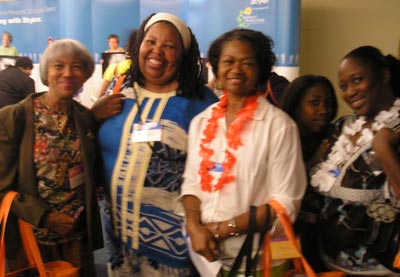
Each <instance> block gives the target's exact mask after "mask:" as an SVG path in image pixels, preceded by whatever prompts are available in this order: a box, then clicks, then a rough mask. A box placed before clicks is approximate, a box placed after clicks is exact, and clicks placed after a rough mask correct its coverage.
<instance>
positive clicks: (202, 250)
mask: <svg viewBox="0 0 400 277" xmlns="http://www.w3.org/2000/svg"><path fill="white" fill-rule="evenodd" d="M187 231H188V233H189V237H190V240H191V242H192V249H193V251H195V252H196V253H198V254H200V255H202V256H204V257H205V258H206V259H207V260H208V261H209V262H213V261H216V260H217V259H218V255H219V249H218V243H217V241H216V240H215V238H214V236H213V234H212V233H211V232H210V231H209V230H208V229H207V228H206V227H205V226H203V225H196V226H187Z"/></svg>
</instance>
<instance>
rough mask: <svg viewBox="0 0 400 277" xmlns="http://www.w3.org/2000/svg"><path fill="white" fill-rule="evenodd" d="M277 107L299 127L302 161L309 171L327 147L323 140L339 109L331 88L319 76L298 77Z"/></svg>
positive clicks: (330, 84)
mask: <svg viewBox="0 0 400 277" xmlns="http://www.w3.org/2000/svg"><path fill="white" fill-rule="evenodd" d="M279 107H280V108H281V109H282V110H284V111H285V112H286V113H287V114H288V115H289V116H290V117H291V118H292V119H293V120H294V121H295V122H296V124H297V126H298V127H299V132H300V140H301V148H302V153H303V160H304V162H305V164H306V169H307V171H308V170H309V169H310V168H311V167H313V166H314V165H315V164H316V163H317V162H318V161H320V159H321V158H322V156H323V154H324V152H325V150H326V148H327V146H328V143H327V142H328V141H327V140H324V139H326V138H327V131H328V130H329V127H331V122H332V121H333V120H334V119H335V117H336V115H337V110H338V103H337V99H336V94H335V90H334V88H333V85H332V83H331V82H330V81H329V80H328V79H327V78H326V77H324V76H321V75H303V76H300V77H297V78H296V79H294V80H293V81H292V82H291V83H289V85H288V86H287V87H286V89H285V91H284V92H283V94H282V97H281V100H280V103H279ZM321 143H322V145H321ZM320 146H322V147H320ZM318 150H319V151H318Z"/></svg>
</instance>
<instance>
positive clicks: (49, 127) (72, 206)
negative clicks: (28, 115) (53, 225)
mask: <svg viewBox="0 0 400 277" xmlns="http://www.w3.org/2000/svg"><path fill="white" fill-rule="evenodd" d="M33 107H34V114H35V116H34V133H35V136H34V139H35V143H34V164H35V169H36V177H37V180H38V192H39V195H40V197H41V198H42V199H44V200H45V201H46V202H47V203H48V205H49V206H50V207H51V208H52V209H54V210H56V211H58V212H61V213H68V214H69V215H70V216H75V214H76V213H77V212H78V211H80V210H81V207H83V206H84V201H85V194H84V186H83V184H84V183H83V182H82V183H81V184H80V185H79V186H76V187H74V188H73V189H71V184H70V174H69V173H70V171H71V170H72V168H76V167H78V168H80V169H83V166H82V160H81V154H80V150H79V147H80V141H79V138H78V134H77V132H76V130H75V126H74V124H73V120H72V117H70V116H68V114H66V113H61V112H57V111H52V110H50V109H48V108H47V107H46V106H45V105H44V104H42V102H41V101H40V98H36V99H34V100H33ZM81 173H83V172H81ZM35 235H36V238H37V240H38V241H39V242H40V243H42V244H47V245H55V244H59V243H64V242H67V241H73V240H77V239H80V238H81V237H82V232H77V233H74V235H72V236H70V237H68V238H66V237H60V236H59V235H58V234H56V233H55V232H53V231H51V230H50V229H47V228H35Z"/></svg>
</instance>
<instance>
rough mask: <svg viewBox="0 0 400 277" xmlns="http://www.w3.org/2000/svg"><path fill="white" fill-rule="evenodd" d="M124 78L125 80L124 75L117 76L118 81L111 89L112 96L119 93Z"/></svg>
mask: <svg viewBox="0 0 400 277" xmlns="http://www.w3.org/2000/svg"><path fill="white" fill-rule="evenodd" d="M125 78H126V74H124V75H121V76H119V78H118V80H117V82H116V83H115V86H114V88H113V92H112V94H116V93H118V92H119V91H120V89H121V86H122V83H123V82H124V80H125Z"/></svg>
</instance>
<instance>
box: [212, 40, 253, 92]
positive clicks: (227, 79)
mask: <svg viewBox="0 0 400 277" xmlns="http://www.w3.org/2000/svg"><path fill="white" fill-rule="evenodd" d="M217 75H218V81H219V82H220V83H221V85H222V86H223V87H224V88H225V89H226V90H227V92H228V93H231V94H234V95H236V96H245V97H246V96H249V95H252V94H254V93H255V87H256V84H257V81H258V77H259V65H258V63H257V59H256V55H255V53H254V50H253V48H252V47H251V45H250V43H249V42H247V41H241V40H233V41H228V42H227V43H225V45H224V46H223V49H222V51H221V56H220V59H219V61H218V74H217Z"/></svg>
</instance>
